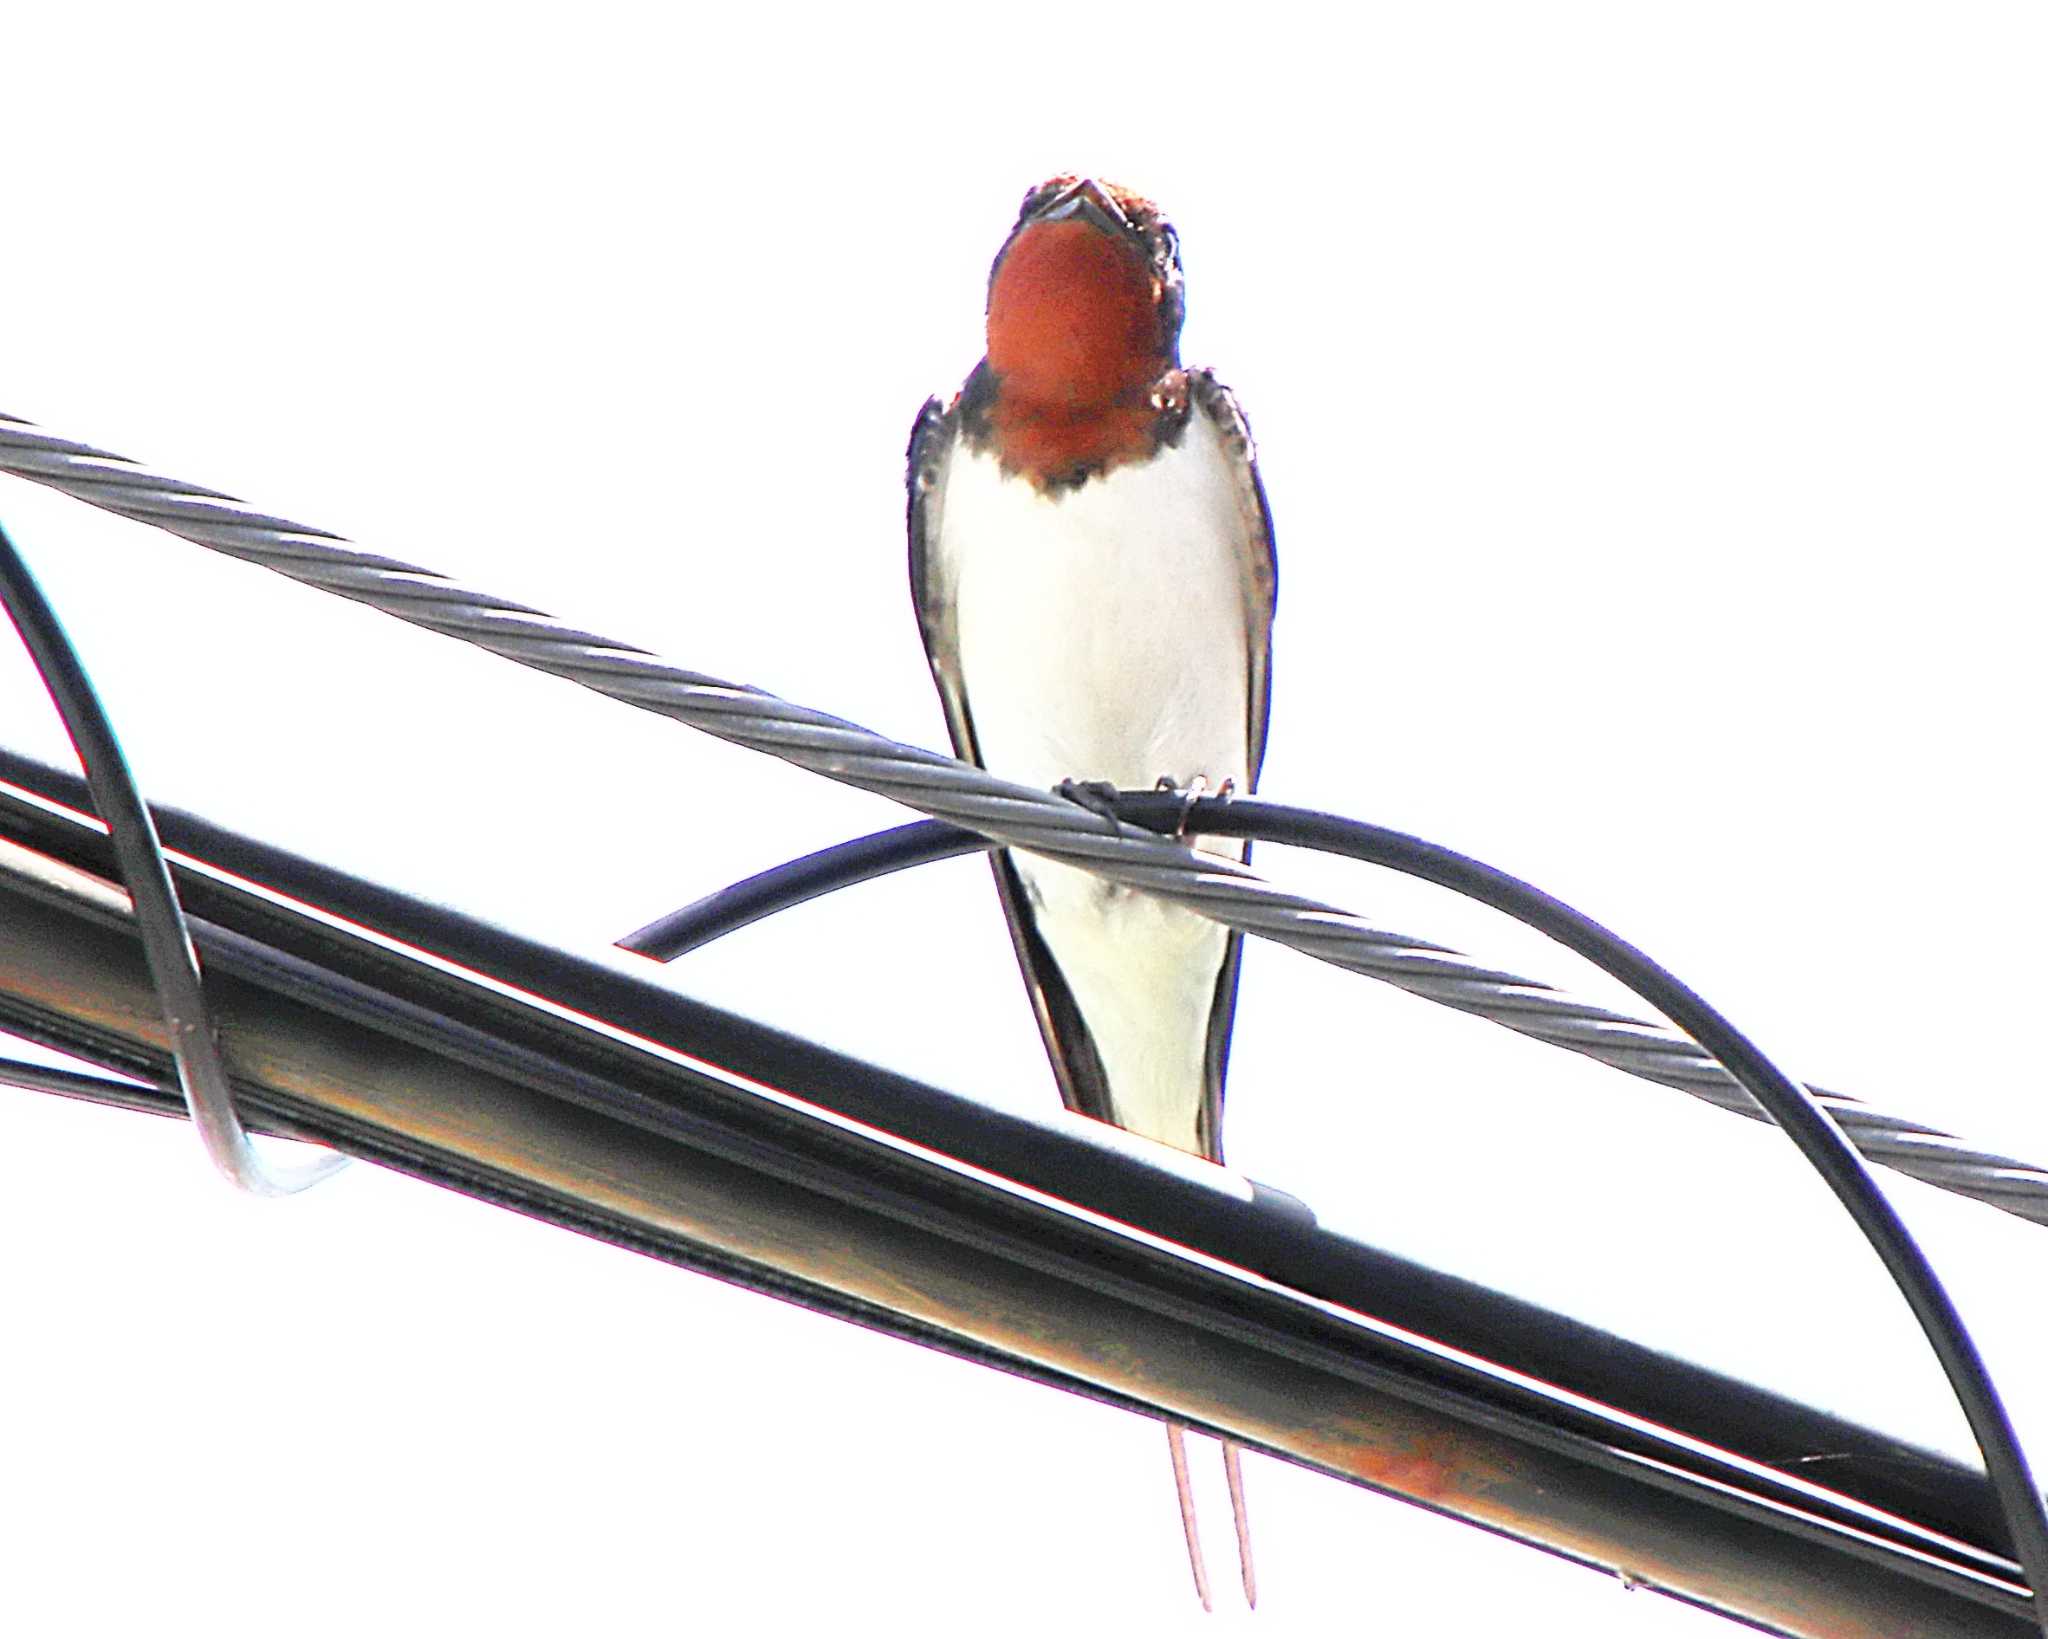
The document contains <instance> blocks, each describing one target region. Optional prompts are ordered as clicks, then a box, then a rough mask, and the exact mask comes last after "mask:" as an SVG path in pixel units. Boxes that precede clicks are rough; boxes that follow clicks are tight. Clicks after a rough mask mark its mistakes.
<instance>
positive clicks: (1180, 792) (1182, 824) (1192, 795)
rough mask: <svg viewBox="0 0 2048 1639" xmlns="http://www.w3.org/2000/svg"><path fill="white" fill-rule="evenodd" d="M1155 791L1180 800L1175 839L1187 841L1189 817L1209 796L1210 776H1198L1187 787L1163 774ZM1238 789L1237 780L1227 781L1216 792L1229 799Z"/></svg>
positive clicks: (1169, 775)
mask: <svg viewBox="0 0 2048 1639" xmlns="http://www.w3.org/2000/svg"><path fill="white" fill-rule="evenodd" d="M1153 789H1154V790H1155V791H1169V792H1172V793H1174V794H1175V795H1177V796H1178V797H1179V798H1180V818H1179V819H1178V820H1176V821H1175V822H1174V827H1173V838H1174V841H1176V842H1184V841H1186V840H1187V834H1188V816H1189V815H1190V814H1192V813H1193V812H1194V811H1195V804H1196V803H1198V802H1200V801H1201V800H1202V799H1203V798H1204V797H1206V796H1207V795H1208V794H1209V779H1208V776H1207V775H1205V774H1197V775H1196V776H1195V777H1194V778H1193V779H1191V780H1189V781H1188V783H1187V784H1186V785H1182V784H1180V783H1179V782H1178V781H1177V780H1175V779H1174V777H1173V776H1172V775H1171V774H1162V775H1160V776H1159V783H1158V784H1157V785H1156V786H1154V787H1153ZM1236 789H1237V782H1236V781H1235V780H1225V781H1224V782H1223V784H1222V786H1221V788H1220V789H1219V790H1218V791H1217V792H1216V795H1217V796H1219V797H1228V796H1229V795H1230V794H1231V793H1232V792H1234V791H1235V790H1236Z"/></svg>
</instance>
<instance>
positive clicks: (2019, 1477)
mask: <svg viewBox="0 0 2048 1639" xmlns="http://www.w3.org/2000/svg"><path fill="white" fill-rule="evenodd" d="M1116 812H1117V816H1118V818H1120V819H1124V820H1128V821H1130V822H1131V823H1132V824H1135V825H1142V826H1146V827H1148V828H1150V829H1152V830H1156V831H1161V832H1172V831H1175V830H1177V829H1178V830H1185V831H1187V832H1189V833H1194V834H1202V835H1211V836H1232V837H1246V838H1250V839H1252V840H1254V841H1258V842H1277V843H1281V844H1285V845H1289V846H1294V847H1302V848H1313V849H1317V850H1319V851H1321V852H1324V853H1336V854H1344V855H1348V856H1349V857H1351V858H1353V859H1358V860H1362V861H1364V862H1366V863H1368V864H1372V865H1380V866H1384V867H1386V868H1387V869H1389V870H1395V871H1399V872H1401V873H1402V874H1403V875H1406V876H1413V877H1418V878H1420V879H1422V880H1423V881H1426V882H1434V883H1436V884H1437V885H1438V886H1439V887H1444V888H1449V889H1451V890H1452V891H1453V892H1455V893H1459V894H1463V895H1464V896H1465V897H1467V898H1469V899H1476V900H1478V901H1479V902H1480V903H1481V904H1485V905H1489V906H1491V907H1492V908H1493V909H1495V910H1498V911H1501V912H1503V913H1505V914H1506V915H1508V916H1511V917H1513V918H1514V919H1515V920H1516V921H1518V922H1521V923H1523V924H1525V925H1526V926H1528V927H1532V928H1534V929H1536V930H1537V931H1538V932H1539V933H1543V934H1546V935H1548V936H1549V937H1550V938H1552V939H1554V940H1556V941H1557V942H1558V943H1559V944H1561V945H1563V946H1565V947H1566V948H1567V949H1569V950H1572V951H1575V952H1576V953H1577V954H1579V955H1580V956H1583V957H1585V958H1586V959H1587V960H1588V961H1590V962H1592V963H1593V964H1594V965H1595V966H1596V967H1598V968H1600V969H1601V970H1602V971H1603V972H1606V973H1607V974H1609V975H1611V976H1612V977H1613V978H1615V979H1618V980H1620V981H1621V983H1623V984H1624V985H1626V986H1628V988H1629V989H1630V990H1632V991H1634V992H1635V993H1636V995H1638V996H1639V997H1641V998H1642V999H1643V1000H1644V1001H1645V1002H1647V1003H1648V1004H1649V1005H1650V1006H1651V1007H1653V1008H1655V1009H1656V1010H1657V1011H1658V1012H1660V1013H1662V1014H1663V1015H1664V1016H1665V1017H1666V1018H1668V1019H1670V1020H1671V1022H1672V1023H1673V1024H1675V1025H1677V1026H1678V1028H1679V1029H1680V1030H1682V1031H1684V1032H1685V1033H1686V1034H1687V1035H1688V1036H1690V1037H1692V1039H1693V1040H1694V1041H1696V1042H1697V1043H1699V1045H1700V1046H1701V1047H1702V1048H1703V1049H1705V1050H1706V1051H1707V1052H1708V1053H1710V1054H1711V1055H1712V1056H1713V1057H1714V1058H1715V1059H1717V1060H1718V1061H1719V1062H1720V1063H1721V1065H1722V1066H1723V1067H1724V1068H1725V1069H1726V1070H1727V1071H1728V1073H1729V1074H1730V1075H1732V1076H1733V1077H1734V1078H1735V1079H1736V1080H1737V1081H1738V1082H1740V1083H1741V1084H1742V1087H1743V1089H1744V1090H1745V1091H1746V1092H1748V1093H1749V1095H1750V1096H1751V1097H1752V1098H1754V1099H1755V1100H1756V1101H1757V1102H1758V1103H1759V1104H1760V1105H1762V1106H1763V1108H1764V1109H1765V1110H1766V1111H1767V1112H1768V1113H1769V1115H1770V1116H1771V1118H1772V1119H1773V1120H1774V1121H1776V1122H1777V1124H1778V1125H1779V1126H1780V1127H1782V1128H1783V1129H1784V1130H1785V1133H1786V1136H1788V1137H1789V1138H1790V1139H1791V1140H1792V1142H1793V1143H1794V1144H1795V1145H1797V1146H1798V1148H1799V1151H1800V1153H1801V1154H1802V1155H1804V1156H1805V1157H1806V1159H1807V1161H1808V1163H1809V1164H1811V1165H1812V1166H1813V1168H1814V1170H1815V1171H1817V1172H1818V1173H1819V1174H1820V1175H1821V1177H1822V1179H1823V1180H1824V1181H1825V1182H1826V1183H1827V1185H1828V1187H1829V1188H1830V1189H1831V1190H1833V1191H1834V1193H1835V1196H1836V1198H1837V1199H1838V1200H1840V1201H1841V1203H1842V1205H1843V1206H1844V1208H1845V1209H1846V1210H1847V1211H1848V1213H1849V1215H1850V1217H1851V1218H1852V1219H1854V1220H1855V1223H1856V1226H1857V1227H1858V1228H1859V1229H1860V1230H1862V1231H1863V1234H1864V1236H1865V1238H1866V1239H1867V1240H1869V1242H1870V1244H1871V1246H1872V1248H1873V1249H1874V1250H1875V1251H1876V1253H1877V1255H1878V1258H1879V1259H1880V1260H1881V1261H1882V1262H1883V1264H1884V1266H1885V1269H1886V1272H1887V1273H1889V1274H1890V1275H1891V1277H1892V1280H1893V1282H1894V1283H1895V1284H1896V1285H1897V1286H1898V1288H1899V1291H1900V1293H1901V1294H1902V1295H1903V1296H1904V1297H1905V1300H1906V1304H1907V1306H1908V1307H1909V1308H1910V1309H1911V1310H1912V1312H1913V1317H1914V1319H1915V1320H1917V1321H1918V1322H1919V1324H1920V1328H1921V1330H1922V1331H1923V1332H1924V1333H1925V1334H1926V1335H1927V1339H1928V1342H1929V1343H1930V1344H1931V1345H1932V1346H1933V1348H1934V1353H1935V1357H1936V1358H1937V1359H1938V1360H1939V1361H1940V1362H1941V1368H1942V1371H1943V1372H1944V1373H1945V1374H1946V1375H1947V1377H1948V1380H1949V1385H1950V1387H1951V1388H1952V1389H1953V1390H1954V1392H1955V1395H1956V1399H1957V1400H1958V1402H1960V1404H1961V1406H1962V1408H1963V1415H1964V1417H1965V1419H1966V1420H1967V1421H1968V1423H1969V1425H1970V1431H1971V1433H1972V1434H1973V1435H1974V1436H1975V1438H1976V1441H1977V1447H1978V1450H1979V1451H1980V1452H1981V1453H1982V1455H1983V1458H1984V1466H1985V1469H1986V1472H1987V1473H1988V1474H1989V1476H1990V1479H1991V1483H1992V1487H1993V1489H1994V1491H1995V1492H1996V1494H1997V1496H1998V1500H1999V1505H2000V1507H2001V1508H2002V1510H2003V1511H2004V1514H2005V1517H2006V1524H2007V1527H2008V1529H2009V1530H2010V1531H2011V1533H2012V1540H2013V1545H2014V1548H2015V1550H2016V1551H2017V1553H2018V1556H2019V1560H2020V1563H2021V1565H2022V1566H2023V1567H2024V1568H2025V1571H2026V1575H2027V1581H2028V1583H2029V1585H2030V1587H2031V1588H2032V1590H2033V1593H2034V1610H2035V1620H2036V1622H2037V1624H2038V1625H2039V1626H2040V1627H2041V1630H2042V1632H2043V1633H2044V1634H2048V1607H2044V1603H2043V1595H2044V1592H2048V1512H2044V1510H2043V1506H2042V1497H2041V1492H2040V1489H2039V1488H2038V1486H2037V1485H2036V1484H2035V1482H2034V1479H2033V1475H2032V1473H2031V1471H2030V1469H2029V1467H2028V1463H2027V1458H2026V1453H2025V1452H2024V1451H2023V1450H2022V1449H2021V1446H2020V1442H2019V1435H2018V1432H2017V1431H2016V1430H2015V1429H2014V1427H2013V1425H2012V1420H2011V1418H2010V1417H2009V1416H2008V1414H2007V1412H2006V1410H2005V1406H2004V1404H2003V1402H2002V1401H2001V1400H2000V1398H1999V1395H1998V1390H1997V1388H1996V1386H1995V1385H1994V1384H1993V1383H1992V1381H1991V1376H1990V1373H1989V1371H1988V1370H1987V1368H1986V1367H1985V1364H1984V1361H1983V1357H1982V1356H1981V1355H1980V1354H1979V1353H1978V1352H1977V1347H1976V1344H1975V1343H1974V1342H1973V1341H1972V1340H1971V1337H1970V1334H1969V1331H1968V1329H1967V1328H1966V1327H1965V1326H1964V1324H1963V1320H1962V1316H1961V1315H1960V1314H1959V1313H1958V1312H1957V1311H1956V1308H1955V1305H1954V1303H1953V1301H1952V1300H1951V1299H1950V1298H1949V1295H1948V1293H1947V1291H1946V1289H1945V1288H1944V1287H1943V1286H1942V1284H1941V1280H1940V1278H1939V1277H1938V1276H1937V1275H1936V1274H1935V1272H1934V1269H1933V1266H1932V1265H1931V1264H1930V1263H1928V1261H1927V1258H1926V1255H1925V1254H1924V1253H1923V1252H1922V1251H1921V1250H1920V1247H1919V1244H1918V1243H1917V1242H1916V1241H1915V1240H1914V1239H1913V1237H1912V1234H1911V1233H1910V1231H1908V1230H1907V1228H1906V1226H1905V1224H1904V1222H1903V1221H1902V1220H1901V1219H1900V1218H1899V1216H1898V1213H1897V1212H1896V1211H1895V1210H1894V1209H1893V1207H1892V1204H1891V1202H1890V1201H1889V1200H1887V1199H1886V1198H1885V1196H1884V1194H1883V1192H1882V1191H1881V1190H1880V1189H1879V1188H1878V1186H1877V1184H1876V1182H1875V1180H1874V1179H1873V1178H1872V1177H1871V1175H1870V1172H1869V1170H1868V1169H1867V1168H1866V1167H1865V1166H1864V1163H1863V1160H1862V1157H1860V1156H1859V1155H1858V1154H1857V1153H1856V1151H1855V1149H1854V1148H1853V1147H1852V1146H1851V1145H1850V1144H1849V1141H1848V1140H1847V1139H1846V1138H1845V1137H1843V1135H1842V1132H1841V1130H1840V1128H1838V1127H1837V1126H1836V1125H1835V1123H1834V1122H1833V1120H1832V1119H1831V1118H1830V1117H1829V1116H1828V1115H1827V1114H1826V1113H1825V1112H1824V1111H1823V1110H1822V1109H1821V1107H1820V1106H1819V1105H1818V1104H1817V1103H1816V1102H1815V1101H1814V1099H1813V1097H1812V1095H1811V1094H1809V1093H1808V1092H1807V1091H1806V1089H1805V1088H1803V1087H1801V1086H1800V1085H1799V1084H1798V1083H1797V1082H1795V1081H1793V1080H1792V1078H1791V1077H1790V1076H1788V1075H1786V1074H1785V1072H1784V1071H1782V1070H1780V1069H1779V1068H1778V1067H1777V1065H1775V1064H1774V1063H1772V1061H1771V1060H1770V1059H1769V1058H1768V1057H1766V1056H1765V1054H1764V1053H1763V1052H1762V1050H1761V1049H1759V1048H1758V1047H1757V1046H1756V1044H1755V1043H1754V1042H1752V1041H1750V1040H1749V1038H1748V1037H1747V1036H1745V1035H1743V1034H1742V1032H1741V1031H1739V1030H1737V1029H1736V1028H1735V1026H1734V1025H1733V1024H1731V1023H1730V1022H1729V1021H1728V1020H1727V1019H1725V1018H1724V1017H1722V1015H1721V1014H1720V1013H1719V1012H1717V1011H1716V1010H1715V1009H1714V1008H1712V1007H1711V1006H1709V1005H1708V1004H1707V1002H1706V1001H1705V1000H1704V999H1703V998H1702V997H1700V996H1699V995H1698V994H1697V993H1696V992H1694V991H1693V990H1691V989H1690V988H1688V987H1687V986H1686V985H1684V984H1683V983H1681V982H1680V981H1679V980H1678V979H1677V978H1676V977H1675V976H1674V975H1673V974H1671V973H1670V972H1668V971H1667V970H1666V969H1664V968H1663V967H1661V966H1660V965H1658V964H1657V963H1656V962H1654V961H1652V960H1651V959H1650V958H1649V957H1648V956H1647V955H1645V954H1644V953H1643V952H1642V951H1640V950H1638V949H1636V947H1635V946H1633V945H1631V944H1629V943H1628V942H1627V941H1626V940H1624V939H1622V938H1620V937H1619V936H1618V935H1617V934H1615V933H1613V932H1612V931H1610V930H1609V929H1607V928H1605V927H1603V926H1602V925H1601V924H1600V923H1598V922H1596V921H1594V920H1593V919H1592V918H1591V917H1589V916H1586V915H1585V914H1583V913H1582V912H1580V911H1577V910H1574V909H1573V908H1572V907H1571V906H1569V905H1567V904H1565V903H1564V902H1563V901H1561V900H1558V899H1555V898H1553V897H1552V896H1550V895H1549V894H1546V893H1544V892H1543V891H1542V890H1541V889H1539V888H1537V887H1534V886H1533V885H1531V884H1530V883H1527V882H1524V881H1522V880H1521V879H1520V878H1519V877H1515V876H1511V875H1509V874H1508V873H1507V872H1505V871H1501V870H1498V869H1496V868H1495V867H1493V866H1490V865H1486V864H1484V863H1482V862H1480V861H1479V860H1476V859H1473V858H1471V857H1470V856H1469V855H1465V854H1461V853H1458V852H1456V851H1455V850H1453V849H1450V848H1445V847H1442V846H1441V845H1439V844H1437V843H1433V842H1428V841H1425V840H1424V839H1422V838H1420V837H1415V836H1411V835H1408V834H1407V833H1405V832H1401V831H1394V830H1389V829H1388V828H1386V827H1385V826H1378V825H1368V824H1365V823H1363V822H1361V821H1358V820H1349V819H1344V818H1342V817H1341V816H1339V815H1335V814H1323V813H1317V812H1314V811H1312V810H1308V809H1300V808H1290V807H1287V806H1286V805H1284V804H1280V803H1270V802H1260V801H1257V800H1255V799H1249V798H1246V799H1236V798H1216V797H1204V798H1201V799H1199V800H1196V801H1194V802H1193V803H1190V802H1189V801H1188V799H1187V798H1186V797H1185V796H1184V795H1182V794H1179V793H1175V792H1159V791H1136V792H1125V793H1122V794H1121V795H1119V797H1118V798H1117V802H1116ZM992 846H994V844H993V843H992V842H991V841H990V840H989V839H988V838H986V837H981V836H978V835H976V834H975V833H973V832H970V831H964V830H962V829H960V828H959V827H958V826H954V825H948V824H946V823H945V822H943V821H940V820H925V821H922V822H920V823H918V824H914V825H905V826H900V827H898V828H896V829H894V830H891V831H884V832H881V833H878V834H877V835H874V836H871V837H865V838H861V839H858V840H856V841H854V842H849V843H843V844H841V845H839V846H838V847H836V848H830V849H826V850H824V851H823V852H821V853H818V854H813V855H811V856H809V857H808V858H806V859H803V860H797V861H794V862H792V863H791V864H789V865H785V866H781V867H778V868H777V869H776V870H774V871H771V872H766V873H763V874H762V875H761V876H758V877H753V878H750V879H749V880H748V881H746V882H742V883H737V884H735V885H734V886H733V887H730V888H727V889H724V890H723V891H721V892H719V893H716V894H711V895H708V896H707V897H705V898H704V899H701V900H698V901H697V902H696V903H695V904H692V905H689V906H685V907H684V908H683V909H682V910H680V911H677V912H674V913H673V914H671V915H669V916H666V917H663V918H661V919H660V920H659V921H657V922H653V923H650V924H648V926H647V927H645V928H642V929H641V930H639V931H638V932H637V933H634V934H631V935H629V936H628V937H627V939H625V940H622V941H620V943H621V944H623V945H625V946H626V948H628V949H633V950H638V951H640V952H641V953H643V954H648V955H657V956H661V957H662V958H663V959H666V957H667V956H669V955H672V954H679V953H680V952H681V951H684V950H690V949H695V948H697V947H699V946H701V945H703V944H705V943H707V942H709V941H710V940H712V939H715V938H717V937H718V936H719V935H720V934H721V933H725V932H730V931H732V929H733V928H736V927H740V926H744V925H745V924H747V923H749V922H753V921H757V920H759V919H760V918H761V917H763V916H767V915H769V914H771V913H772V912H773V911H776V910H779V909H782V908H785V907H786V906H788V905H794V904H798V903H801V902H802V901H804V900H806V899H811V898H815V897H817V896H818V895H819V894H822V893H827V892H830V891H832V890H833V889H834V888H838V887H845V886H850V885H851V884H853V883H856V882H864V881H869V880H871V879H873V878H874V877H877V876H882V875H886V874H888V873H889V872H891V871H897V870H903V869H906V868H908V867H909V866H912V865H917V864H923V863H925V862H927V861H929V860H935V859H944V858H947V857H950V856H951V855H953V854H959V853H968V852H972V851H974V850H976V849H983V848H989V847H992Z"/></svg>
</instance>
